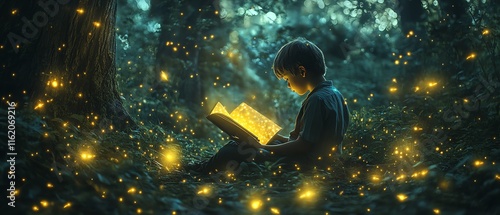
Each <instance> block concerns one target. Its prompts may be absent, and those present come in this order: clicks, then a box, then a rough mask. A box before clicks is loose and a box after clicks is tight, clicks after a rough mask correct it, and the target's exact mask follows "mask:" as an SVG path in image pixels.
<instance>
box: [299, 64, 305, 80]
mask: <svg viewBox="0 0 500 215" xmlns="http://www.w3.org/2000/svg"><path fill="white" fill-rule="evenodd" d="M299 70H300V76H302V77H304V78H305V77H306V73H307V71H306V68H305V67H304V66H299Z"/></svg>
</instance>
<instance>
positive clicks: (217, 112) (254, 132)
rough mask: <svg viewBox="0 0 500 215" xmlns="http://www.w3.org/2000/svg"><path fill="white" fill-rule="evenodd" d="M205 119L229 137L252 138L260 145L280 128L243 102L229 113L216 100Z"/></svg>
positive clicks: (267, 140)
mask: <svg viewBox="0 0 500 215" xmlns="http://www.w3.org/2000/svg"><path fill="white" fill-rule="evenodd" d="M207 119H208V120H210V121H211V122H212V123H213V124H215V125H216V126H217V127H219V128H220V129H221V130H222V131H224V132H226V133H227V134H229V136H231V137H236V138H238V139H240V140H246V139H247V138H253V139H255V140H256V141H257V142H259V143H260V144H262V145H265V144H268V142H269V140H271V138H273V137H274V135H276V134H277V133H278V131H280V130H281V127H280V126H278V125H276V123H274V122H273V121H271V120H270V119H268V118H267V117H265V116H264V115H262V114H260V113H259V112H257V111H256V110H255V109H253V108H252V107H250V106H248V105H247V104H245V103H241V104H240V105H239V106H238V107H237V108H236V109H234V110H233V112H231V113H229V112H228V111H227V110H226V108H225V107H224V106H223V105H222V104H221V103H220V102H217V104H216V105H215V107H214V108H213V109H212V112H211V113H210V115H208V116H207Z"/></svg>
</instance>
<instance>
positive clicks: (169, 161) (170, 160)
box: [162, 144, 181, 171]
mask: <svg viewBox="0 0 500 215" xmlns="http://www.w3.org/2000/svg"><path fill="white" fill-rule="evenodd" d="M180 158H181V149H180V148H179V147H178V146H176V145H173V144H172V145H168V146H167V147H165V149H164V150H163V151H162V164H163V166H164V167H165V169H166V170H167V171H171V170H173V169H174V168H176V167H178V166H179V165H180Z"/></svg>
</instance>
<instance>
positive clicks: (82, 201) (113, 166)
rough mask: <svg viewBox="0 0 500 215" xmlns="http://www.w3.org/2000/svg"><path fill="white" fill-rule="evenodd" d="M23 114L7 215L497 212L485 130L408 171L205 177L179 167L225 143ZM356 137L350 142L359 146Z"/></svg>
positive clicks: (355, 165)
mask: <svg viewBox="0 0 500 215" xmlns="http://www.w3.org/2000/svg"><path fill="white" fill-rule="evenodd" d="M19 115H20V116H21V117H20V119H18V121H17V122H16V123H17V124H16V125H17V129H18V131H19V134H18V140H17V142H18V145H17V150H18V151H17V152H18V156H17V158H16V159H17V160H16V166H15V168H16V171H15V172H16V173H15V174H16V177H17V178H16V189H17V194H16V207H15V208H11V207H9V209H8V212H11V211H12V213H8V214H370V213H373V214H402V213H405V214H499V213H500V206H498V202H497V201H498V199H500V168H499V165H498V164H497V162H498V158H499V157H500V150H499V147H498V145H499V144H500V142H499V141H498V139H497V138H496V136H495V137H494V138H492V135H497V134H495V133H492V132H491V129H490V128H489V127H488V126H489V125H488V124H481V123H478V124H476V125H474V126H476V129H473V130H471V129H464V130H463V131H460V132H459V133H461V136H456V137H454V139H456V140H457V141H456V142H455V147H462V146H464V145H468V146H474V147H473V148H474V149H470V148H471V147H469V148H467V149H466V151H467V150H470V151H468V152H463V153H454V154H451V153H450V155H446V154H444V155H442V156H434V157H432V156H429V157H427V159H426V160H425V161H424V162H418V163H414V164H413V165H412V166H410V167H408V166H403V165H394V164H389V163H379V164H367V163H366V162H358V161H356V160H358V158H357V157H354V155H356V156H357V154H359V153H356V151H355V150H357V149H356V148H353V149H352V150H350V151H349V155H351V157H347V158H346V159H344V160H343V163H342V165H337V166H335V167H332V169H330V170H307V171H305V170H296V169H282V168H280V167H279V165H275V164H270V163H265V164H262V165H256V164H252V163H250V164H248V165H245V170H244V171H243V172H241V173H240V174H232V175H231V174H229V175H228V174H212V175H200V174H196V173H192V172H191V173H190V172H186V171H183V170H182V168H180V167H179V166H181V165H183V164H186V163H188V162H193V161H199V160H201V159H204V158H206V157H208V156H210V155H211V154H213V153H215V152H216V150H217V149H218V148H220V146H221V145H220V144H221V143H212V142H211V141H208V140H206V139H196V138H193V137H190V136H189V135H186V134H174V133H170V132H166V131H165V130H163V129H162V128H161V127H159V126H155V125H144V126H140V127H139V128H138V129H136V130H130V131H127V132H117V131H113V132H100V131H99V130H96V129H85V128H84V126H81V127H80V126H77V125H79V123H81V122H82V121H85V119H84V118H83V117H82V116H77V115H74V116H73V117H71V119H68V120H61V119H47V118H45V119H44V118H40V117H38V116H37V115H35V114H33V113H20V114H19ZM4 121H5V120H2V122H4ZM387 123H391V122H387ZM392 123H396V124H397V125H398V126H401V124H404V123H405V122H404V121H397V122H392ZM408 124H409V122H408ZM408 126H412V125H408ZM2 127H3V126H2ZM363 132H365V133H366V132H369V131H363ZM353 133H355V132H354V131H353V130H352V129H351V131H350V134H351V135H349V134H348V135H347V136H348V138H347V141H348V142H349V141H352V142H356V141H354V139H352V134H353ZM2 147H4V146H2ZM2 151H3V150H2ZM388 151H392V149H389V150H388ZM472 155H474V156H472ZM4 165H7V164H6V163H5V162H4ZM5 169H7V166H2V170H5ZM399 169H401V170H403V169H405V170H404V172H405V174H403V173H402V171H398V170H399ZM396 172H397V174H396ZM2 174H7V173H5V172H3V173H2ZM4 206H5V205H4Z"/></svg>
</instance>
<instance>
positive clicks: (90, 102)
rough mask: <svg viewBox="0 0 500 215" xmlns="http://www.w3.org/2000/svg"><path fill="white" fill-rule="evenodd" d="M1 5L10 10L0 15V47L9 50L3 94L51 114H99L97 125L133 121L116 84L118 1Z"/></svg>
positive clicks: (42, 1) (121, 125) (43, 0)
mask: <svg viewBox="0 0 500 215" xmlns="http://www.w3.org/2000/svg"><path fill="white" fill-rule="evenodd" d="M2 4H3V5H2V8H6V9H7V10H11V13H9V14H8V15H10V14H12V16H8V17H2V20H8V21H7V25H6V27H5V28H4V29H2V30H3V31H2V32H3V33H4V35H5V36H6V37H7V38H6V37H3V38H6V41H4V43H3V44H6V43H7V44H8V45H4V48H3V50H1V51H2V52H3V53H2V54H7V55H9V56H8V57H7V58H2V59H5V61H4V62H3V68H2V69H3V73H2V76H3V77H2V82H3V84H5V85H6V86H8V88H7V89H5V88H4V89H3V90H2V91H4V90H6V91H7V92H2V94H5V93H7V94H9V93H10V94H11V98H9V99H10V100H17V101H20V102H22V103H24V104H25V106H26V107H28V108H34V109H36V110H37V111H41V112H44V113H45V114H48V115H49V116H54V117H63V116H68V115H70V114H81V115H86V116H91V117H92V118H95V117H96V116H97V118H98V119H102V120H101V121H100V122H101V126H106V127H107V126H109V125H111V124H113V125H114V127H116V128H125V126H127V124H128V123H130V124H134V122H133V120H131V118H130V116H129V114H128V113H127V112H126V110H125V109H124V108H123V104H122V101H121V99H120V95H119V93H118V89H117V81H116V67H115V51H116V43H115V18H116V0H99V1H93V0H80V1H70V0H57V1H56V0H40V1H27V2H24V1H23V2H22V4H21V3H17V1H8V3H5V2H4V3H2ZM14 11H17V12H16V13H19V14H17V15H16V14H15V13H14ZM2 16H5V12H4V13H2ZM4 18H6V19H4ZM16 38H17V39H16ZM17 45H19V46H20V47H19V48H17V47H16V46H17ZM7 46H8V47H7ZM5 74H7V75H5ZM9 74H10V75H9ZM12 74H15V75H12ZM4 78H5V79H4ZM9 91H10V92H9ZM7 97H8V95H7ZM42 105H43V106H42Z"/></svg>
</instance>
